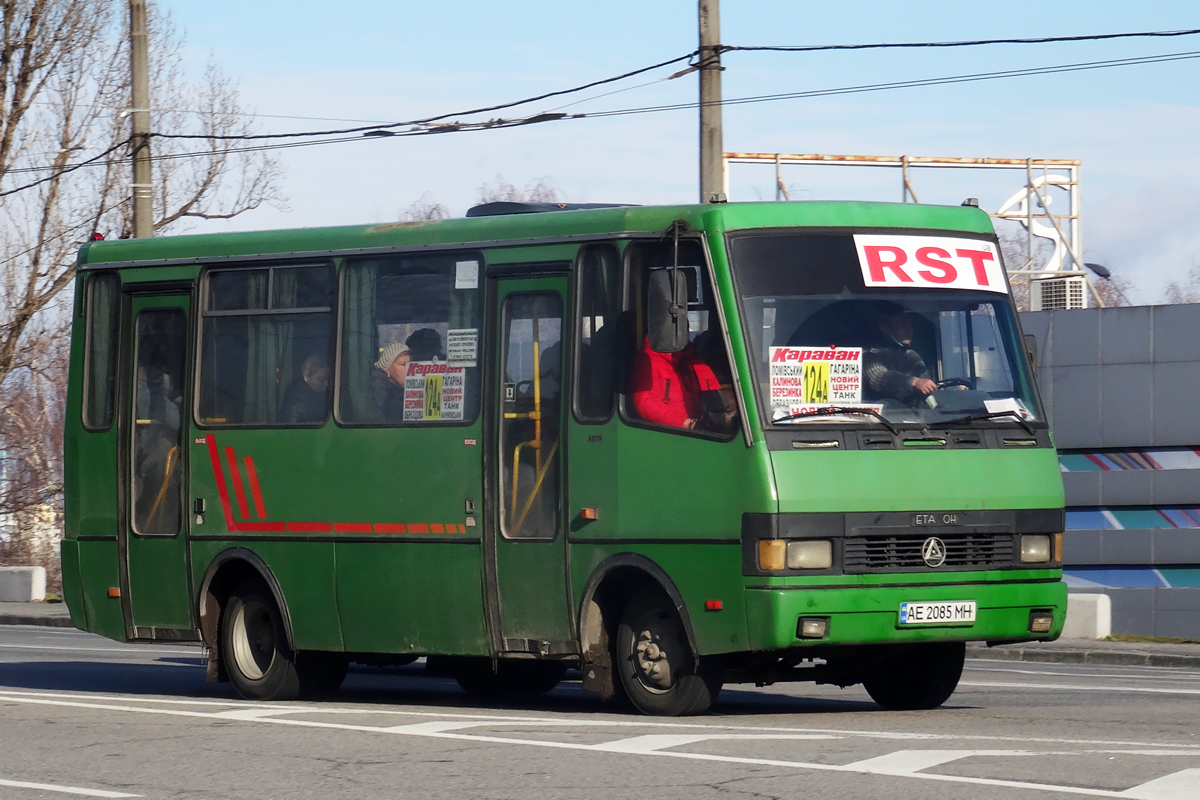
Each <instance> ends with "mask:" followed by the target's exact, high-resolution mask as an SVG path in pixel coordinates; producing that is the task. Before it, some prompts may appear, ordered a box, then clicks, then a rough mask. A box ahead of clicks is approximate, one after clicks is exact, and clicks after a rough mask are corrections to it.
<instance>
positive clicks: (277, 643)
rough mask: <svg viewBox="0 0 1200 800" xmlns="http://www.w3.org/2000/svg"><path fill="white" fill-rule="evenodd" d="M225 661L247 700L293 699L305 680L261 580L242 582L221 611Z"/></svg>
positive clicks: (274, 606)
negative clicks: (297, 667) (301, 676)
mask: <svg viewBox="0 0 1200 800" xmlns="http://www.w3.org/2000/svg"><path fill="white" fill-rule="evenodd" d="M221 662H222V663H223V664H224V666H225V671H226V672H227V673H228V675H229V680H230V682H231V683H232V684H233V688H234V689H235V690H237V693H238V694H239V695H241V696H242V697H244V698H246V699H247V700H295V699H296V698H297V697H299V696H300V693H301V690H302V682H301V679H300V672H299V671H298V670H297V669H296V656H295V654H294V653H293V652H292V650H291V648H289V647H288V643H287V634H286V633H285V631H284V627H283V616H282V615H281V614H280V613H279V607H278V606H277V605H276V604H275V598H273V597H272V596H271V593H270V592H269V591H268V590H267V588H266V587H265V586H263V584H262V583H261V582H259V581H251V580H248V581H243V582H242V583H240V584H238V586H237V588H235V589H234V590H233V594H231V595H230V597H229V600H228V601H227V602H226V603H225V611H224V613H223V614H222V615H221Z"/></svg>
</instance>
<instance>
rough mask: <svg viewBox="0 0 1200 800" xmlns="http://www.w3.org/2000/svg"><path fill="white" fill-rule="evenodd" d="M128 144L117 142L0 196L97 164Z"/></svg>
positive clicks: (30, 187) (6, 195) (126, 141)
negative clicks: (100, 151) (101, 151)
mask: <svg viewBox="0 0 1200 800" xmlns="http://www.w3.org/2000/svg"><path fill="white" fill-rule="evenodd" d="M127 144H129V140H128V139H125V140H124V141H120V142H117V143H116V144H114V145H113V146H112V147H110V148H108V149H107V150H105V151H104V152H103V153H99V154H97V155H94V156H92V157H91V158H89V159H87V160H86V161H79V162H76V163H74V164H70V165H68V166H65V167H62V168H61V169H55V171H54V173H53V174H51V175H47V176H46V177H44V178H39V179H38V180H36V181H33V182H32V183H27V184H25V185H24V186H18V187H16V188H15V189H9V190H8V191H4V192H0V197H8V196H9V195H10V194H16V193H17V192H23V191H25V190H26V189H32V188H33V187H35V186H41V185H42V184H43V183H47V182H49V181H52V180H54V179H56V178H61V177H62V176H63V175H66V174H68V173H71V172H74V171H75V170H77V169H82V168H83V167H86V166H89V165H91V164H95V163H97V162H99V161H100V160H101V159H103V158H105V157H106V156H109V155H111V154H112V153H114V152H115V151H117V150H120V149H121V148H122V147H124V146H125V145H127ZM106 163H107V162H106ZM51 169H54V168H53V167H51Z"/></svg>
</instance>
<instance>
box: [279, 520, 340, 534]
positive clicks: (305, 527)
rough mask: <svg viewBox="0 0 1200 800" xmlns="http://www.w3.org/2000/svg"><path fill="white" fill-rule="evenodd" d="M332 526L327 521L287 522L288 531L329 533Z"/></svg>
mask: <svg viewBox="0 0 1200 800" xmlns="http://www.w3.org/2000/svg"><path fill="white" fill-rule="evenodd" d="M331 527H332V526H331V525H330V524H329V523H328V522H289V523H288V524H287V529H288V533H329V530H330V528H331Z"/></svg>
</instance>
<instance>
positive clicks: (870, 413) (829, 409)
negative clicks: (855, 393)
mask: <svg viewBox="0 0 1200 800" xmlns="http://www.w3.org/2000/svg"><path fill="white" fill-rule="evenodd" d="M846 414H860V415H862V416H864V417H874V418H875V419H876V420H877V421H878V422H879V424H880V425H882V426H883V427H885V428H887V429H888V430H889V431H891V432H892V433H899V431H898V430H896V427H895V426H894V425H892V423H891V422H889V421H888V419H887V417H885V416H884V415H883V414H880V413H879V412H878V411H876V410H875V409H873V408H854V407H846V406H826V407H824V408H813V409H810V410H808V411H801V412H799V413H798V414H788V415H787V416H786V417H780V418H779V419H773V420H771V422H772V423H773V424H778V423H780V422H789V421H791V420H793V419H803V418H805V417H840V416H845V415H846Z"/></svg>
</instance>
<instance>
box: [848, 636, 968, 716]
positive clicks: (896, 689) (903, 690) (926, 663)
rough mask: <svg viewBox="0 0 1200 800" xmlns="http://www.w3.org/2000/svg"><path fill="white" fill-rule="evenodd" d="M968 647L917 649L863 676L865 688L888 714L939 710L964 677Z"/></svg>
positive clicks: (946, 644) (942, 645) (942, 644)
mask: <svg viewBox="0 0 1200 800" xmlns="http://www.w3.org/2000/svg"><path fill="white" fill-rule="evenodd" d="M966 651H967V648H966V645H965V644H964V643H962V642H939V643H936V644H922V645H916V646H914V647H913V648H912V649H911V650H910V651H909V652H907V653H905V654H904V656H903V657H898V658H895V659H888V660H887V664H886V666H875V667H872V668H871V669H870V670H869V671H868V672H867V674H866V675H864V676H863V688H864V689H866V690H867V694H869V695H871V699H872V700H874V701H875V702H876V703H878V704H879V705H880V706H882V707H883V708H885V709H887V710H888V711H918V710H924V709H930V708H937V707H938V706H940V705H941V704H942V703H944V702H946V701H947V700H949V699H950V695H952V694H954V690H955V689H956V688H958V679H959V678H960V677H962V670H963V659H964V658H965V657H966Z"/></svg>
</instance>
